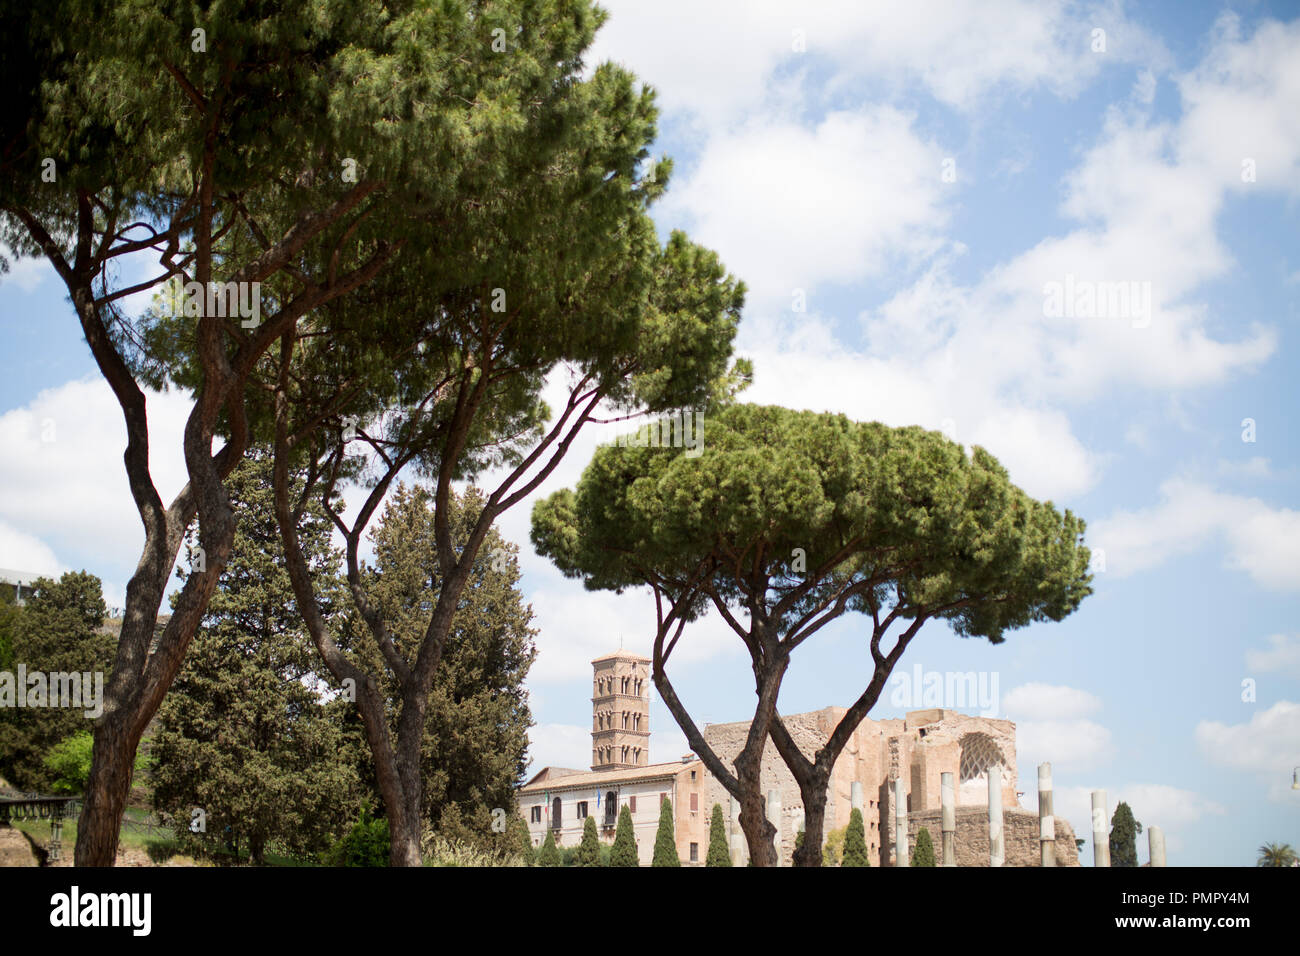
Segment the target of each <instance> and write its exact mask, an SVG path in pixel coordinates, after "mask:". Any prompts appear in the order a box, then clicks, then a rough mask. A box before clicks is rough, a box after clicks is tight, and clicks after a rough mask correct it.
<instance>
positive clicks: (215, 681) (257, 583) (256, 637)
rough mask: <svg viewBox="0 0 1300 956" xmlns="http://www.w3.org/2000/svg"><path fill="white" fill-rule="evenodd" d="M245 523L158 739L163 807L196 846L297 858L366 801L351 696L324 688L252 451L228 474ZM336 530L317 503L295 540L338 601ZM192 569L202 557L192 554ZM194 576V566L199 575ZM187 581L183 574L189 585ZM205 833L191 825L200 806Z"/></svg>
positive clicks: (157, 789) (156, 772)
mask: <svg viewBox="0 0 1300 956" xmlns="http://www.w3.org/2000/svg"><path fill="white" fill-rule="evenodd" d="M227 484H228V487H229V489H230V496H231V501H232V504H233V506H234V508H235V510H236V513H237V515H238V530H237V531H236V533H235V541H234V546H233V550H232V551H231V556H230V559H229V561H228V562H227V564H226V567H225V568H224V570H223V571H222V574H221V577H220V579H219V581H218V584H217V592H216V593H215V594H214V595H213V597H212V600H211V602H210V603H209V604H208V613H207V616H206V617H205V618H204V621H203V624H202V626H201V627H200V629H199V632H198V634H197V635H196V636H195V638H194V643H193V645H192V646H191V647H190V649H189V653H188V654H187V655H186V658H185V664H184V666H183V667H182V669H181V672H180V674H179V675H178V676H177V679H176V683H175V684H174V685H173V689H172V693H171V694H170V695H168V697H167V700H166V701H165V702H164V704H163V706H162V708H161V709H160V710H159V713H158V732H157V734H156V735H155V737H154V741H153V751H152V754H153V758H154V766H153V770H152V778H153V783H154V806H155V808H156V809H157V810H159V811H160V812H162V813H164V814H167V815H169V816H171V817H173V818H175V819H176V820H177V821H178V823H179V824H180V826H179V827H178V831H179V832H181V833H182V834H183V835H184V836H185V837H186V839H187V840H190V841H194V842H197V843H200V844H206V845H208V846H212V845H214V844H217V845H221V844H229V845H234V846H235V847H237V848H241V849H242V848H247V849H248V851H249V852H250V855H251V857H252V859H253V860H254V861H255V862H257V863H260V862H262V859H263V855H264V852H265V850H266V847H267V845H268V844H269V843H271V842H272V841H275V842H278V843H280V844H283V845H285V846H286V848H288V849H290V850H291V851H293V852H295V853H302V854H310V853H314V852H318V851H320V850H324V849H326V848H327V847H328V846H329V844H330V842H331V836H332V835H336V834H340V833H342V832H343V831H344V829H345V828H346V826H347V824H348V823H349V822H350V821H351V820H352V819H353V818H354V817H355V815H356V812H357V809H358V807H359V803H360V799H361V789H360V781H359V779H358V776H357V771H356V754H357V752H358V749H359V748H356V746H355V745H356V743H358V742H356V741H353V742H352V743H351V744H350V743H349V738H348V734H347V731H346V730H345V728H344V714H345V713H346V712H348V711H350V710H351V705H350V704H349V703H348V702H347V701H345V700H342V699H336V700H334V701H332V702H329V703H326V702H324V701H323V700H322V699H321V697H320V695H319V694H318V693H317V690H316V689H315V687H316V682H317V680H318V679H319V667H320V663H319V659H318V658H317V656H316V651H315V648H314V647H313V646H312V644H311V641H310V640H309V639H308V637H307V635H306V633H305V632H304V629H303V627H302V622H301V619H300V618H299V615H298V613H297V608H296V604H295V601H294V597H293V589H292V587H291V585H290V583H289V577H288V574H286V572H285V570H284V562H283V559H282V558H281V556H280V554H281V552H280V547H279V535H280V532H279V529H278V527H277V526H276V523H275V514H274V510H273V508H272V504H271V459H270V456H269V455H267V454H265V453H263V452H260V451H259V452H254V453H253V454H252V455H251V457H250V458H249V459H248V460H246V461H245V462H244V463H243V464H242V465H241V466H240V467H239V468H238V469H236V470H235V471H234V472H233V473H232V474H231V476H230V478H229V479H228V480H227ZM331 533H332V529H331V526H330V523H329V521H328V519H326V517H325V516H324V514H322V513H321V511H320V509H319V506H317V505H314V504H312V503H309V504H308V505H307V506H306V507H305V508H304V511H303V515H302V518H301V520H300V529H299V534H300V536H301V540H302V542H303V545H304V548H305V550H306V551H307V553H308V554H309V556H310V559H311V562H312V568H313V571H314V573H315V575H316V576H317V578H318V581H319V586H320V587H321V590H322V591H323V592H326V593H330V592H333V593H335V594H337V592H338V588H339V583H338V580H337V578H336V576H335V575H334V573H333V567H334V565H335V563H336V561H337V556H336V555H335V553H334V550H333V547H332V545H331V542H330V537H331ZM189 558H190V565H191V567H195V566H196V565H197V564H198V563H199V561H200V557H199V553H198V552H197V550H196V549H194V548H193V547H191V548H190V552H189ZM196 570H197V568H196ZM189 573H191V572H190V571H184V570H183V571H181V572H180V577H182V579H183V578H184V577H185V576H186V575H187V574H189ZM196 807H197V808H200V809H202V810H203V811H204V814H205V820H204V827H205V828H204V829H203V830H201V831H194V830H191V829H190V827H191V826H192V824H193V823H194V822H196V821H195V819H194V818H193V815H192V813H193V808H196Z"/></svg>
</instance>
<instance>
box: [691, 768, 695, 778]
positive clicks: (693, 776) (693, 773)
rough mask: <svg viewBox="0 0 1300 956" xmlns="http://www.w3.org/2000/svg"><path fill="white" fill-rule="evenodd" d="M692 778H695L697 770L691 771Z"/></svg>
mask: <svg viewBox="0 0 1300 956" xmlns="http://www.w3.org/2000/svg"><path fill="white" fill-rule="evenodd" d="M691 779H692V780H694V779H695V771H694V770H692V771H691Z"/></svg>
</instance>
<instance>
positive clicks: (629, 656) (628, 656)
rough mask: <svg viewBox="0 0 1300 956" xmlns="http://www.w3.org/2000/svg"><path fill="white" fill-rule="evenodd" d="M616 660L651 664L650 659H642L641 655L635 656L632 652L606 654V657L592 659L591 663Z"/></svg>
mask: <svg viewBox="0 0 1300 956" xmlns="http://www.w3.org/2000/svg"><path fill="white" fill-rule="evenodd" d="M616 658H622V659H623V660H627V661H644V662H645V663H647V664H649V663H650V658H648V657H642V656H641V655H640V654H633V653H632V652H631V651H615V652H614V653H613V654H606V655H605V656H604V657H595V658H592V661H591V662H592V663H593V664H599V663H600V662H601V661H612V660H615V659H616Z"/></svg>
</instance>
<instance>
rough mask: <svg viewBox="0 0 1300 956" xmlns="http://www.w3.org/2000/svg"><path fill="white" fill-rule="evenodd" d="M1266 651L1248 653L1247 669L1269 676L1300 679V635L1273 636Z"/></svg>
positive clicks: (1269, 639) (1270, 637)
mask: <svg viewBox="0 0 1300 956" xmlns="http://www.w3.org/2000/svg"><path fill="white" fill-rule="evenodd" d="M1268 644H1269V646H1268V648H1267V649H1266V650H1248V651H1246V667H1247V668H1248V669H1249V670H1252V671H1263V672H1265V673H1267V674H1285V675H1287V676H1288V677H1300V634H1272V635H1270V636H1269V638H1268Z"/></svg>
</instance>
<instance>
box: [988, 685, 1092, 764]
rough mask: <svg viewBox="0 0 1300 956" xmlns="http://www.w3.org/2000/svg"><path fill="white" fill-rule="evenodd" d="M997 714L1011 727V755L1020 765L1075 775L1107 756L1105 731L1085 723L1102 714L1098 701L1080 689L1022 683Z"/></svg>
mask: <svg viewBox="0 0 1300 956" xmlns="http://www.w3.org/2000/svg"><path fill="white" fill-rule="evenodd" d="M1002 709H1003V712H1004V713H1006V715H1007V717H1008V718H1010V719H1011V720H1014V721H1015V722H1016V754H1017V756H1018V760H1019V763H1020V764H1021V765H1022V766H1025V767H1033V766H1036V765H1038V764H1040V763H1043V762H1051V764H1052V766H1053V768H1054V769H1056V770H1057V771H1075V770H1083V769H1087V768H1090V767H1095V766H1098V765H1100V764H1102V763H1104V762H1106V761H1107V760H1109V759H1110V757H1111V756H1112V753H1113V748H1112V746H1111V735H1110V731H1109V730H1107V729H1106V728H1105V727H1103V726H1102V725H1101V724H1098V723H1096V722H1095V721H1092V720H1088V719H1086V718H1087V716H1088V715H1090V714H1094V713H1096V712H1097V711H1098V710H1100V709H1101V700H1100V699H1099V698H1098V697H1096V696H1095V695H1093V694H1090V693H1088V692H1087V691H1085V690H1080V689H1078V688H1076V687H1066V686H1062V685H1053V684H1043V683H1029V684H1022V685H1020V686H1019V687H1015V688H1012V689H1011V690H1010V691H1008V692H1007V693H1006V694H1005V695H1004V696H1003V698H1002Z"/></svg>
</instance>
